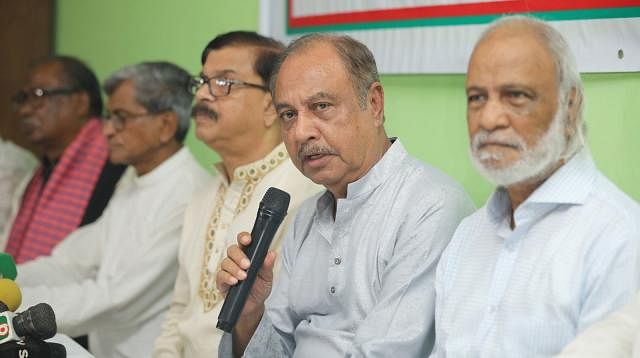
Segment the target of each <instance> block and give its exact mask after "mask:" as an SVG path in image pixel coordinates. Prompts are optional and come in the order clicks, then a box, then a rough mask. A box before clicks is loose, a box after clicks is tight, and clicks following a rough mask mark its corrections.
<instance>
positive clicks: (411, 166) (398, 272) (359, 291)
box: [223, 140, 473, 357]
mask: <svg viewBox="0 0 640 358" xmlns="http://www.w3.org/2000/svg"><path fill="white" fill-rule="evenodd" d="M334 206H335V208H336V209H335V211H336V215H335V220H334V218H333V211H334ZM472 210H473V205H472V204H471V201H470V200H469V198H468V196H467V195H466V194H465V192H464V191H463V190H462V188H461V187H460V186H458V185H457V184H456V183H455V182H454V181H453V180H452V179H450V178H449V177H447V176H446V175H444V174H442V173H441V172H440V171H438V170H436V169H434V168H432V167H430V166H427V165H425V164H424V163H422V162H420V161H418V160H416V159H414V158H412V157H411V156H409V155H408V154H407V152H406V151H405V149H404V148H403V147H402V145H401V143H400V142H399V141H398V140H396V141H395V142H394V144H393V145H392V146H391V148H389V150H388V151H387V152H386V153H385V155H384V157H383V158H382V159H381V160H380V161H379V162H378V163H377V164H376V165H375V166H374V167H373V168H372V169H371V170H370V171H369V172H368V173H367V174H366V175H365V176H364V177H363V178H361V179H359V180H358V181H356V182H354V183H351V184H349V186H348V190H347V197H346V198H345V199H338V200H337V203H336V201H335V200H334V198H333V196H332V195H331V193H329V192H325V193H323V194H320V195H317V196H315V197H313V198H311V199H310V200H308V201H306V202H305V203H304V204H303V205H302V207H301V209H300V210H299V212H298V215H297V216H296V218H295V221H294V222H293V224H292V225H291V226H290V227H289V229H288V232H287V234H286V236H285V238H284V240H283V244H282V245H283V248H282V250H283V254H282V270H281V272H280V274H279V276H278V278H277V281H276V283H275V287H274V289H273V291H272V294H271V297H270V298H269V300H268V301H267V313H266V314H265V315H264V316H263V319H262V321H261V323H260V326H259V328H258V330H257V331H256V333H255V334H254V336H253V339H252V341H251V342H250V344H249V346H248V347H247V350H246V352H245V353H246V356H247V357H267V356H270V357H283V356H295V357H345V356H357V357H365V356H366V357H424V356H426V355H428V354H429V352H430V351H431V348H432V346H433V321H434V298H435V291H434V278H435V267H436V264H437V262H438V259H439V257H440V254H441V252H442V251H443V250H444V248H445V246H446V245H447V243H448V242H449V240H450V238H451V235H452V234H453V232H454V230H455V228H456V226H457V225H458V223H459V222H460V220H461V219H462V218H463V217H464V216H466V215H468V214H469V213H471V212H472ZM228 342H229V341H227V343H228ZM223 351H224V349H223Z"/></svg>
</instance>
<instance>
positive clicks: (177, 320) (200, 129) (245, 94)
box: [154, 31, 320, 358]
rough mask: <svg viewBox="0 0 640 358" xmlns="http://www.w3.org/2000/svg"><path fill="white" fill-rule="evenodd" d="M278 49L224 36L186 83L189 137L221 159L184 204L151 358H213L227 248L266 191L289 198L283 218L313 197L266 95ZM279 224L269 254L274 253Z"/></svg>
mask: <svg viewBox="0 0 640 358" xmlns="http://www.w3.org/2000/svg"><path fill="white" fill-rule="evenodd" d="M283 50H284V46H283V45H282V44H281V43H279V42H277V41H275V40H273V39H270V38H266V37H263V36H260V35H258V34H256V33H255V32H244V31H237V32H230V33H226V34H222V35H220V36H217V37H216V38H215V39H213V40H212V41H211V42H209V44H208V45H207V46H206V47H205V49H204V51H203V53H202V66H203V67H202V73H201V74H200V76H198V77H196V78H194V79H193V81H194V83H193V87H192V89H193V90H194V91H195V96H196V105H195V107H194V108H193V114H194V117H195V120H196V136H197V137H198V138H199V139H200V140H202V141H203V142H204V143H205V144H207V145H208V146H209V147H210V148H211V149H213V150H215V151H216V152H217V153H218V154H219V155H220V157H221V158H222V163H220V164H218V165H216V167H215V168H216V170H217V171H218V175H217V176H216V177H215V178H213V180H211V182H210V183H209V184H208V185H207V188H206V189H205V190H203V191H202V192H201V193H198V195H196V196H195V197H194V199H193V201H192V202H191V203H190V204H189V207H188V208H187V213H186V215H185V222H184V229H183V233H182V241H181V244H180V253H179V257H178V264H179V269H178V278H177V279H176V284H175V290H174V296H173V300H172V302H171V307H170V309H169V313H168V314H167V319H166V320H165V323H164V325H163V329H162V334H161V335H160V337H158V339H157V340H156V344H155V349H154V357H172V358H173V357H211V358H213V357H216V356H217V352H218V343H219V341H220V337H222V331H220V330H218V329H216V322H217V319H218V314H219V313H220V308H221V307H222V302H223V299H224V297H223V296H222V294H221V293H220V292H218V290H217V289H216V286H215V282H214V279H215V273H216V271H217V269H218V266H219V264H220V261H221V260H222V258H224V256H225V253H226V248H227V246H229V245H231V244H233V243H234V242H235V240H236V234H237V233H238V232H240V231H244V230H249V229H251V227H252V225H253V222H254V220H255V218H256V212H257V211H258V204H259V203H260V200H262V197H263V196H264V193H265V192H266V190H267V189H268V188H269V187H271V186H274V187H277V188H279V189H282V190H285V191H286V192H288V193H289V194H291V203H290V205H289V215H288V217H293V214H294V213H295V211H296V209H297V207H298V206H299V205H300V203H301V202H302V200H304V199H306V198H307V197H309V196H311V195H312V194H315V193H317V192H318V191H320V187H319V186H318V185H316V184H314V183H313V182H311V181H310V180H309V179H307V178H305V177H304V176H303V175H302V174H301V173H300V172H299V171H298V170H297V169H296V168H295V166H294V165H293V163H291V160H290V159H289V156H288V155H287V151H286V149H285V148H284V145H283V144H282V137H281V135H280V122H279V121H278V117H277V116H276V112H275V108H273V103H272V100H271V94H270V93H269V91H268V88H267V82H268V81H269V77H270V76H271V72H272V71H273V67H274V64H275V61H276V59H277V57H278V55H279V54H280V53H281V52H282V51H283ZM283 229H284V225H282V227H281V230H280V231H279V232H278V234H277V236H276V238H275V239H274V242H273V245H272V247H274V248H276V249H279V244H280V237H281V236H282V232H283V231H284V230H283Z"/></svg>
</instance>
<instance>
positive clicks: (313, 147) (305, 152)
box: [298, 143, 338, 161]
mask: <svg viewBox="0 0 640 358" xmlns="http://www.w3.org/2000/svg"><path fill="white" fill-rule="evenodd" d="M317 154H329V155H334V154H338V152H337V151H336V150H335V149H333V148H330V147H326V146H321V145H318V144H309V143H304V144H302V145H301V146H300V149H298V160H300V161H303V160H304V159H305V158H306V157H309V156H312V155H317Z"/></svg>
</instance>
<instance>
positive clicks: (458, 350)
mask: <svg viewBox="0 0 640 358" xmlns="http://www.w3.org/2000/svg"><path fill="white" fill-rule="evenodd" d="M466 92H467V102H468V104H467V121H468V128H469V138H470V142H471V158H472V161H473V163H474V165H475V166H476V168H477V169H478V171H480V173H482V174H483V175H484V176H485V177H486V178H487V179H488V180H490V181H492V182H493V183H495V184H496V185H497V186H498V189H497V190H496V191H495V192H494V194H493V195H492V196H491V197H490V198H489V200H488V201H487V204H486V205H485V206H484V207H483V208H481V209H480V210H478V211H477V212H476V213H474V214H473V215H472V216H470V217H468V218H466V219H465V220H464V221H463V222H462V223H461V224H460V226H459V227H458V229H457V230H456V232H455V234H454V236H453V239H452V240H451V243H450V244H449V246H448V247H447V249H446V250H445V252H444V254H443V256H442V259H441V260H440V263H439V265H438V271H437V275H436V347H435V350H434V356H437V357H445V356H450V357H463V356H464V357H466V356H486V357H544V356H550V355H553V354H556V353H558V352H559V351H560V350H561V349H562V347H564V345H565V344H566V343H568V342H569V341H571V339H572V338H573V337H574V336H575V335H576V334H577V333H578V332H580V331H582V330H584V329H585V328H586V327H587V326H589V325H590V324H592V323H594V322H596V321H597V320H599V319H601V318H602V317H604V316H605V315H606V314H607V313H608V312H610V311H612V310H615V309H616V308H618V307H620V306H622V305H623V304H624V303H625V302H626V301H627V300H628V299H630V298H631V297H632V295H633V293H634V292H635V291H636V289H637V287H638V283H639V279H640V276H639V272H638V263H639V262H638V249H639V243H640V226H639V225H640V207H639V206H638V204H637V203H635V202H634V201H633V200H632V199H630V198H629V197H627V196H626V195H625V194H624V193H623V192H621V191H620V190H619V189H618V188H616V187H615V186H614V185H613V184H612V183H611V182H610V181H609V180H607V178H605V177H604V176H603V175H602V174H601V173H600V172H599V171H598V170H597V169H596V167H595V164H594V163H593V160H592V159H591V155H590V153H589V149H588V148H587V146H586V144H585V139H584V135H585V128H584V122H583V117H582V108H583V102H584V99H583V90H582V82H581V79H580V74H579V73H578V71H577V69H576V64H575V60H574V59H573V55H572V54H571V52H570V49H569V46H568V44H567V43H566V42H565V40H564V39H563V37H562V35H561V34H560V33H559V32H558V31H557V30H555V29H554V28H552V27H551V26H549V25H547V24H545V23H544V22H542V21H539V20H536V19H533V18H527V17H511V18H509V17H507V18H505V19H501V20H498V21H497V22H496V23H494V24H492V25H491V26H490V27H489V28H488V29H487V30H486V31H485V32H484V34H483V35H482V36H481V37H480V40H479V41H478V43H477V44H476V46H475V49H474V50H473V54H472V56H471V59H470V62H469V68H468V74H467V82H466Z"/></svg>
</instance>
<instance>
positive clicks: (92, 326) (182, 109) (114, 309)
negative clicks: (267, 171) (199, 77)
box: [18, 62, 208, 357]
mask: <svg viewBox="0 0 640 358" xmlns="http://www.w3.org/2000/svg"><path fill="white" fill-rule="evenodd" d="M188 81H189V75H188V73H187V72H186V71H184V70H183V69H181V68H179V67H177V66H175V65H173V64H170V63H166V62H155V63H142V64H139V65H135V66H131V67H126V68H124V69H122V70H120V71H118V72H116V73H115V74H113V75H112V76H111V77H110V78H109V79H107V80H106V82H105V86H104V88H105V91H106V92H107V94H108V95H109V103H108V106H107V107H108V110H109V113H108V114H107V115H106V116H105V121H104V124H103V131H104V134H105V135H106V137H107V139H108V141H109V156H110V158H111V160H112V161H113V162H114V163H122V164H129V165H130V167H129V169H127V172H126V173H125V174H124V176H123V177H122V180H121V181H120V183H119V184H118V188H117V189H116V193H115V195H114V197H113V199H112V200H111V202H110V203H109V206H108V207H107V208H106V209H105V212H104V214H103V215H102V216H101V217H100V219H98V220H97V221H96V222H95V223H93V224H91V225H87V226H86V227H83V228H81V229H79V230H77V231H75V232H74V233H73V234H71V235H70V236H69V237H67V238H66V239H65V240H64V241H62V242H61V243H60V245H58V247H57V248H56V249H55V250H54V251H53V253H52V254H51V256H50V257H43V258H40V259H37V260H34V261H32V262H29V263H27V264H24V265H19V266H18V283H19V284H20V285H21V287H22V295H23V308H24V307H28V306H30V305H33V304H35V303H38V302H47V303H49V304H51V306H52V307H53V309H54V311H55V313H56V318H57V322H58V331H59V332H61V333H64V334H67V335H70V336H76V335H82V334H87V333H88V334H89V349H90V350H91V351H92V352H93V354H95V355H96V356H97V357H149V356H150V355H151V349H152V345H153V339H154V338H155V337H156V336H157V335H158V333H159V332H160V324H161V323H162V319H163V316H164V312H166V310H167V309H168V307H169V300H170V298H171V290H172V288H173V282H174V280H175V278H176V272H177V251H178V243H179V238H180V232H181V229H182V219H183V216H184V210H185V208H186V206H187V203H188V201H189V199H190V198H191V197H192V195H193V193H194V192H195V191H196V190H198V189H199V188H201V187H202V185H203V184H204V183H205V182H206V180H207V178H208V174H207V173H206V172H205V171H204V170H203V169H202V168H201V167H200V166H199V165H198V164H197V163H196V161H195V159H194V158H193V157H192V156H191V154H190V152H189V151H188V149H187V148H184V147H183V146H182V142H183V140H184V137H185V135H186V134H187V130H188V128H189V113H190V108H191V101H192V98H193V96H192V95H191V94H190V93H188V91H187V84H188Z"/></svg>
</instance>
